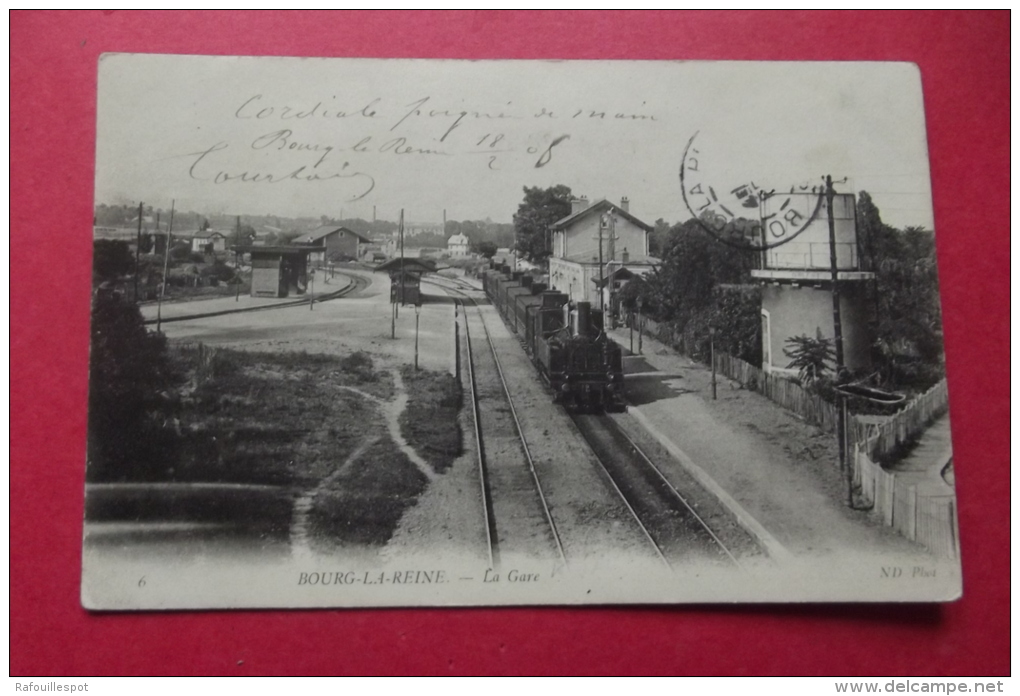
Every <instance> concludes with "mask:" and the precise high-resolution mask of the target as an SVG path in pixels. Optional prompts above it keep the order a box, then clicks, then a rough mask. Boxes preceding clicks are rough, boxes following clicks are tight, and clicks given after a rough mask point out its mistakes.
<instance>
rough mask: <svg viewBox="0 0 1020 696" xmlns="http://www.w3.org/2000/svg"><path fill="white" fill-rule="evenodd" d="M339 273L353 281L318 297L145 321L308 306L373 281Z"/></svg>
mask: <svg viewBox="0 0 1020 696" xmlns="http://www.w3.org/2000/svg"><path fill="white" fill-rule="evenodd" d="M337 273H338V275H343V276H346V277H347V278H349V279H350V281H351V282H350V283H348V284H347V285H345V286H344V287H342V288H340V289H339V290H335V291H333V292H331V293H327V294H325V295H319V296H318V297H316V298H314V299H309V298H302V299H299V300H287V301H286V302H275V303H272V304H264V305H258V306H257V307H237V308H235V309H223V310H218V311H215V312H198V313H196V314H182V315H180V316H176V317H173V316H172V317H162V318H160V319H158V320H157V319H146V320H145V322H144V323H145V324H155V323H157V321H158V322H159V323H162V324H169V323H171V322H175V321H187V320H190V319H208V318H210V317H222V316H227V315H228V314H245V313H247V312H263V311H267V310H270V309H286V308H288V307H307V306H308V305H309V303H316V304H317V303H320V302H328V301H329V300H337V299H340V298H341V297H346V296H348V295H351V294H353V293H355V292H360V291H361V290H364V289H365V288H367V287H368V286H369V285H370V284H371V281H369V280H368V279H366V278H362V277H361V276H357V275H354V274H350V275H348V274H346V273H342V272H340V271H338V272H337Z"/></svg>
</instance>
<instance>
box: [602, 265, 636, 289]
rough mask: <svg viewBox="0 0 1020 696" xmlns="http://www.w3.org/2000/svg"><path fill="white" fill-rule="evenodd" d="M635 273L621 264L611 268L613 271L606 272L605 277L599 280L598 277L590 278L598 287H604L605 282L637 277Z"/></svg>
mask: <svg viewBox="0 0 1020 696" xmlns="http://www.w3.org/2000/svg"><path fill="white" fill-rule="evenodd" d="M614 263H615V262H614ZM637 275H638V274H637V273H634V272H633V271H631V270H630V269H629V268H627V267H625V266H623V267H620V268H617V269H615V270H613V272H611V273H609V274H607V275H606V276H605V278H603V279H601V280H599V279H598V278H592V279H591V282H593V283H595V285H596V286H598V287H600V288H601V287H604V286H605V285H606V283H608V282H610V281H616V280H630V279H631V278H635V277H637Z"/></svg>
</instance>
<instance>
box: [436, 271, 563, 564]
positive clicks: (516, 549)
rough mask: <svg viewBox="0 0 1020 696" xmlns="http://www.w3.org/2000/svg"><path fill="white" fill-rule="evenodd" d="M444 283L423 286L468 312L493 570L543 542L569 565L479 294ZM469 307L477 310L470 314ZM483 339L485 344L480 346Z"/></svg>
mask: <svg viewBox="0 0 1020 696" xmlns="http://www.w3.org/2000/svg"><path fill="white" fill-rule="evenodd" d="M443 280H446V281H450V282H449V283H441V282H436V281H435V280H433V279H429V280H425V281H424V282H429V283H431V284H433V285H436V286H438V287H440V288H443V289H444V290H446V291H447V292H448V293H452V294H454V295H455V296H457V298H456V299H459V302H458V304H459V305H460V307H461V308H462V309H463V311H464V319H465V321H464V335H465V341H466V343H467V359H466V361H465V364H466V368H467V374H468V383H469V386H470V389H469V392H470V395H471V410H472V417H473V420H474V424H475V444H476V449H477V452H478V471H479V479H480V481H481V488H482V491H481V494H482V503H483V509H484V515H485V522H486V540H487V544H488V555H489V562H490V565H491V566H492V567H493V568H499V567H500V566H501V563H502V561H503V560H505V559H506V558H510V557H513V558H521V559H523V558H528V557H530V558H534V556H535V555H536V548H538V547H541V546H543V543H542V542H544V546H545V547H547V548H548V549H549V552H550V555H551V556H552V557H553V559H554V560H556V561H558V562H560V563H562V564H563V565H566V564H567V558H566V555H565V553H564V551H563V543H562V541H561V539H560V534H559V530H558V529H557V527H556V522H555V521H554V520H553V517H552V513H551V512H550V510H549V503H548V501H547V499H546V495H545V491H544V490H543V488H542V481H541V479H540V478H539V475H538V471H537V470H536V469H535V462H534V459H533V458H532V456H531V450H530V449H529V447H528V441H527V439H526V438H525V437H524V433H523V430H522V428H521V422H520V419H519V418H518V415H517V410H516V407H515V406H514V400H513V396H512V395H511V394H510V389H509V387H508V385H507V380H506V375H505V374H504V373H503V368H502V365H501V363H500V360H499V353H498V351H497V350H496V346H495V344H494V342H493V339H492V335H491V334H490V333H489V328H488V326H486V323H485V316H484V314H483V313H482V310H481V308H480V307H479V306H478V303H477V301H476V299H475V298H474V297H473V296H472V295H470V294H468V292H467V291H468V290H470V291H474V292H479V289H478V288H476V287H474V286H472V285H470V284H468V283H465V282H463V281H456V280H454V279H443ZM469 307H473V308H474V309H475V311H474V312H469V310H468V308H469ZM472 327H473V328H472ZM479 337H484V341H478V340H477V339H478V338H479ZM479 367H481V369H479ZM540 540H541V541H540Z"/></svg>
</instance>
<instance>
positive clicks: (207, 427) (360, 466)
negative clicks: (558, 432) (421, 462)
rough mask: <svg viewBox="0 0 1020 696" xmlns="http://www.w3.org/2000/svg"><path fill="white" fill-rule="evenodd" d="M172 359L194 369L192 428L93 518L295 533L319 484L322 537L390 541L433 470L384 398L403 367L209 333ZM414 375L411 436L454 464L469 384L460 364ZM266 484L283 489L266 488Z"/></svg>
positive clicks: (314, 519)
mask: <svg viewBox="0 0 1020 696" xmlns="http://www.w3.org/2000/svg"><path fill="white" fill-rule="evenodd" d="M172 359H173V363H174V366H175V368H176V370H177V371H178V372H179V373H180V375H181V376H182V379H181V386H180V388H179V390H178V394H177V395H176V397H177V403H178V407H177V409H176V412H177V419H176V420H177V422H176V423H174V424H173V425H172V426H168V428H172V430H173V431H174V432H177V433H178V434H177V435H176V436H175V437H173V438H172V446H168V447H167V448H165V450H164V458H163V461H161V462H159V463H158V465H157V466H149V467H147V469H146V471H145V472H144V474H143V475H141V476H138V475H131V474H129V475H126V476H123V477H120V478H119V480H120V481H126V482H130V481H136V482H140V483H142V484H143V485H141V486H139V487H138V489H137V490H136V491H133V490H122V491H119V492H117V494H116V495H111V494H110V492H109V491H100V490H99V489H97V491H96V494H95V495H94V496H92V499H91V500H90V503H91V504H90V509H89V513H90V514H89V517H90V519H93V520H100V519H174V520H181V519H188V520H196V521H216V522H233V523H237V524H243V525H248V524H252V523H255V522H258V523H259V524H260V525H261V526H265V527H266V528H267V529H268V530H270V531H272V532H275V533H277V534H283V533H285V532H286V530H287V528H288V527H289V525H290V523H291V516H292V508H293V502H294V500H296V499H297V498H298V497H300V496H302V495H308V494H309V493H311V495H312V506H311V509H310V510H309V511H308V528H309V532H310V536H311V538H312V541H313V543H314V544H315V545H317V546H320V547H329V546H332V545H334V544H337V543H339V544H344V543H356V544H369V545H377V544H383V543H385V542H386V540H388V539H389V537H390V535H391V534H392V533H393V530H394V529H395V528H396V525H397V523H398V522H399V520H400V517H401V515H403V513H404V511H405V510H406V509H407V508H408V507H410V506H412V505H414V503H415V502H416V500H417V497H418V496H419V495H420V494H421V493H422V492H423V491H424V489H425V486H426V484H427V480H426V478H425V476H424V475H423V474H422V473H421V472H420V471H419V470H418V468H417V467H416V466H415V465H414V464H413V463H412V462H411V461H410V460H409V459H408V458H407V456H406V455H405V454H404V453H403V452H401V451H400V449H399V447H398V446H397V444H396V443H395V442H393V440H392V439H391V438H390V435H389V431H388V429H387V426H386V420H385V413H384V410H383V409H384V404H385V403H386V402H388V401H390V400H391V399H392V398H393V396H394V385H393V379H392V377H391V375H390V374H389V373H388V372H385V371H380V370H377V369H376V367H375V365H374V364H373V361H372V358H371V357H370V356H369V355H368V354H367V353H364V352H357V353H353V354H351V355H348V356H344V357H338V356H330V355H313V354H307V353H262V352H246V351H237V350H227V349H211V348H208V347H205V346H201V345H197V346H179V347H177V348H176V349H173V350H172ZM404 378H405V381H406V385H407V388H408V391H409V392H410V395H411V399H410V401H409V404H408V409H407V411H406V412H405V413H404V414H403V415H402V417H401V426H402V431H403V434H404V437H405V438H406V439H407V440H408V442H409V444H410V445H411V446H412V447H413V448H414V449H415V450H416V451H417V452H419V453H420V455H421V456H422V457H423V458H424V459H426V460H427V461H428V462H429V463H430V464H431V465H432V466H433V467H434V469H435V470H436V471H437V472H440V473H441V472H443V471H445V470H446V469H447V468H448V467H449V465H450V463H451V462H452V461H453V458H454V457H456V456H457V454H459V452H460V432H459V428H458V426H457V411H458V409H459V404H460V392H459V388H456V387H457V385H456V382H455V381H454V380H453V378H452V377H449V376H447V375H436V374H434V373H428V372H418V373H414V372H413V371H405V372H404ZM359 392H360V393H359ZM366 394H367V395H369V396H365V395H366ZM355 454H356V455H357V456H353V455H355ZM161 483H167V484H188V483H213V484H240V485H241V486H244V487H247V488H245V490H241V491H239V490H235V489H233V488H231V487H230V486H229V485H228V486H225V487H224V486H221V487H220V488H218V489H216V490H214V491H210V489H209V488H207V487H198V488H195V487H189V486H187V485H183V486H181V485H176V486H166V487H162V488H160V487H159V484H161ZM153 484H156V487H155V488H154V487H153ZM252 485H261V486H267V487H270V488H268V489H260V490H257V491H255V490H252V489H251V488H250V487H251V486H252ZM146 486H147V487H146ZM154 491H155V492H154ZM255 507H257V508H258V509H254V508H255Z"/></svg>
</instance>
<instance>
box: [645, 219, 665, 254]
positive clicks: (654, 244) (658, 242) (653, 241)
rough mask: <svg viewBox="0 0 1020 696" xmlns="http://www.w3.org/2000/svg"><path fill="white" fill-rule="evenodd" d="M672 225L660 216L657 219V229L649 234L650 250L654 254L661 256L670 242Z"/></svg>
mask: <svg viewBox="0 0 1020 696" xmlns="http://www.w3.org/2000/svg"><path fill="white" fill-rule="evenodd" d="M669 231H670V225H669V223H668V222H666V221H665V220H663V219H662V218H659V219H658V220H656V221H655V229H653V230H652V233H651V234H650V235H648V251H649V252H650V253H651V255H652V256H661V255H662V254H663V253H664V252H665V250H666V246H667V244H668V240H669Z"/></svg>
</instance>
